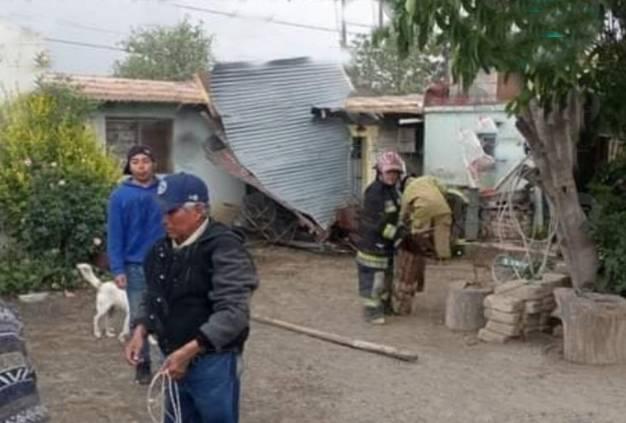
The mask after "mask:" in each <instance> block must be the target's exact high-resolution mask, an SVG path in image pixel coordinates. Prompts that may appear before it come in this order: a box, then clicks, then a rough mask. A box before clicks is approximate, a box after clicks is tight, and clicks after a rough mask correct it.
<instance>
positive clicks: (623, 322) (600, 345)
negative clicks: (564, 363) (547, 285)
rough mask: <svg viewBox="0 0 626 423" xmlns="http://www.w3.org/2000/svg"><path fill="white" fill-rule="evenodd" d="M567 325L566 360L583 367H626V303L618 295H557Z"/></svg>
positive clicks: (562, 291)
mask: <svg viewBox="0 0 626 423" xmlns="http://www.w3.org/2000/svg"><path fill="white" fill-rule="evenodd" d="M554 296H555V298H556V303H557V310H556V312H555V315H558V317H560V319H561V321H562V323H563V353H564V356H565V359H566V360H568V361H572V362H575V363H582V364H617V363H626V300H625V299H624V298H622V297H619V296H617V295H606V294H595V293H583V294H577V293H576V292H575V291H574V290H573V289H571V288H557V289H556V290H555V291H554Z"/></svg>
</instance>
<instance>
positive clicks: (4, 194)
mask: <svg viewBox="0 0 626 423" xmlns="http://www.w3.org/2000/svg"><path fill="white" fill-rule="evenodd" d="M94 107H95V104H93V103H91V102H89V101H88V100H86V99H84V98H82V97H80V96H78V95H77V94H76V93H75V92H73V91H72V90H70V89H68V88H63V87H61V86H58V85H49V86H43V87H41V88H40V89H39V90H38V91H37V92H35V93H33V94H31V95H28V96H26V97H22V98H19V99H17V100H15V101H14V102H12V103H10V104H8V105H7V106H5V107H4V108H3V110H2V112H1V113H0V227H3V228H4V231H5V232H6V233H7V235H8V236H9V238H10V239H11V244H10V249H9V251H7V252H5V253H4V254H3V257H2V258H0V274H3V276H0V278H4V279H5V281H4V283H3V280H2V279H0V293H8V292H13V293H19V292H25V291H28V290H35V289H39V288H42V287H45V288H56V287H58V288H67V287H70V286H71V285H72V283H73V282H74V281H75V278H74V277H73V275H72V274H73V268H74V265H75V264H76V263H77V262H79V261H85V260H89V259H91V258H93V256H94V255H95V254H97V253H98V252H99V251H100V249H101V248H102V241H101V240H102V239H104V229H105V211H106V201H107V197H108V194H109V193H110V191H111V189H112V187H113V185H114V184H115V182H116V180H117V179H118V177H119V170H118V169H117V165H116V162H115V161H114V160H112V159H111V158H109V157H107V155H106V153H105V151H104V149H103V148H101V147H100V146H99V145H98V142H97V140H96V138H95V134H94V133H93V132H92V131H91V130H90V129H89V128H88V127H87V126H86V125H85V123H86V119H87V117H88V114H89V113H90V112H91V111H92V110H94ZM6 278H11V280H10V281H9V280H6Z"/></svg>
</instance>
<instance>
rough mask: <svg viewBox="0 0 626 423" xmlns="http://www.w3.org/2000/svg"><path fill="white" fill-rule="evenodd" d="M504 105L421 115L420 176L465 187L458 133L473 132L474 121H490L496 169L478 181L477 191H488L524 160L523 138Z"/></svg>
mask: <svg viewBox="0 0 626 423" xmlns="http://www.w3.org/2000/svg"><path fill="white" fill-rule="evenodd" d="M504 108H505V106H504V105H481V106H437V107H429V108H426V110H425V113H424V125H425V127H424V173H425V174H426V175H433V176H437V177H439V178H441V179H442V180H443V181H445V182H446V183H448V184H451V185H461V186H467V185H468V184H469V179H468V176H467V172H466V170H465V164H464V162H463V150H462V147H461V144H460V142H459V133H460V131H461V130H463V129H471V130H473V129H475V128H476V126H477V122H478V119H479V118H480V117H483V116H489V117H491V118H492V119H493V120H494V121H495V122H496V123H499V127H498V135H497V140H496V150H495V156H496V168H495V170H493V171H491V172H490V173H489V174H487V175H484V177H483V178H481V188H489V187H492V186H493V184H495V182H497V181H498V180H499V179H500V178H501V177H502V176H504V175H505V174H506V173H507V172H508V171H509V170H510V169H511V168H512V167H513V166H515V165H516V164H517V163H518V162H519V160H521V159H522V158H523V157H524V146H523V141H524V138H523V137H522V135H521V134H520V133H519V132H518V131H517V128H515V118H514V117H509V116H508V115H507V113H506V112H505V110H504Z"/></svg>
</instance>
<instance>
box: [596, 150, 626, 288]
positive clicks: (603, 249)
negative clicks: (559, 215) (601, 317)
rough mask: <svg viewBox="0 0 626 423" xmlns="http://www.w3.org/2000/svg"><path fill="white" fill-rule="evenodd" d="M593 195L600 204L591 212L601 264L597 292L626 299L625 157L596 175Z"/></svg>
mask: <svg viewBox="0 0 626 423" xmlns="http://www.w3.org/2000/svg"><path fill="white" fill-rule="evenodd" d="M591 192H592V194H593V196H594V197H595V199H596V201H597V204H598V206H597V207H595V208H594V209H593V210H592V212H591V224H592V230H593V236H594V239H595V241H596V243H597V245H598V252H599V256H600V264H601V267H600V278H599V285H598V288H599V289H600V290H602V291H606V292H611V293H615V294H619V295H622V296H626V156H622V157H621V158H620V159H618V160H616V161H614V162H612V163H611V164H610V165H609V166H606V167H605V168H604V169H603V170H602V171H601V172H599V173H598V174H597V175H596V177H595V178H594V180H593V182H592V185H591Z"/></svg>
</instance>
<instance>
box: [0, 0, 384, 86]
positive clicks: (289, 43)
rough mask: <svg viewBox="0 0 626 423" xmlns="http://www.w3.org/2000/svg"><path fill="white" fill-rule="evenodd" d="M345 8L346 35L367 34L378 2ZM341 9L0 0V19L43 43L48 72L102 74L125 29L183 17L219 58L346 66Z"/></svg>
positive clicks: (220, 0)
mask: <svg viewBox="0 0 626 423" xmlns="http://www.w3.org/2000/svg"><path fill="white" fill-rule="evenodd" d="M346 3H347V6H346V9H345V20H346V22H347V29H348V32H349V34H348V35H349V36H350V37H353V36H354V34H356V33H364V32H365V33H367V32H370V31H371V28H372V27H373V26H374V25H375V24H376V23H377V22H378V8H377V7H378V6H377V5H378V1H377V0H346ZM340 5H341V2H340V0H100V1H98V2H96V1H93V0H0V18H4V19H6V20H9V21H11V22H13V23H15V24H18V25H20V26H23V27H26V28H28V29H30V30H32V31H35V32H38V33H40V34H41V35H42V37H45V38H47V39H48V41H47V42H46V45H47V47H48V50H49V53H50V56H51V59H52V68H53V70H55V71H59V72H69V73H86V74H107V73H110V72H111V66H112V64H113V62H114V61H115V59H117V58H119V57H121V56H123V54H124V53H123V52H121V51H119V50H116V48H117V47H119V44H118V43H119V41H120V40H122V39H124V38H125V37H126V36H127V35H128V34H129V32H130V30H131V28H136V27H140V26H149V25H173V24H175V23H176V22H178V21H180V20H182V19H184V18H185V16H187V17H189V18H190V19H191V20H192V21H193V22H199V21H201V22H202V23H203V25H204V26H205V28H206V30H207V32H209V33H213V34H215V53H216V56H217V58H218V60H220V61H239V60H246V61H247V60H253V61H264V60H269V59H276V58H287V57H296V56H311V57H314V58H318V59H322V60H332V61H345V60H347V54H346V53H345V52H344V51H342V49H341V47H340V38H341V32H340V28H341V6H340ZM198 9H205V10H198ZM311 27H314V28H311ZM78 43H83V44H88V45H76V44H78Z"/></svg>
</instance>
